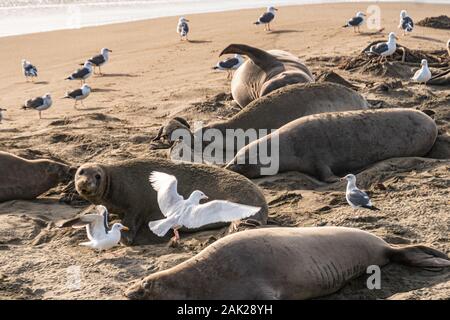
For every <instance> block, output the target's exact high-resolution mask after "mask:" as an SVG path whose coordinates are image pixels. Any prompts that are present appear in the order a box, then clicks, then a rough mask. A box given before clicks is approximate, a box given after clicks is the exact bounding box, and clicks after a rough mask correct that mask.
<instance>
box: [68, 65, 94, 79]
mask: <svg viewBox="0 0 450 320" xmlns="http://www.w3.org/2000/svg"><path fill="white" fill-rule="evenodd" d="M91 75H92V63H91V62H89V61H86V62H85V63H84V66H83V68H80V69H78V70H76V71H74V72H73V73H72V74H71V75H70V76H68V77H67V78H66V80H80V81H81V84H84V82H85V80H86V79H87V78H89V77H90V76H91Z"/></svg>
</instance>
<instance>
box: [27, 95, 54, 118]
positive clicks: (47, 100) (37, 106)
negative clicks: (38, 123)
mask: <svg viewBox="0 0 450 320" xmlns="http://www.w3.org/2000/svg"><path fill="white" fill-rule="evenodd" d="M52 103H53V101H52V97H51V96H50V93H47V94H46V95H45V96H42V97H37V98H34V99H29V100H27V101H26V102H25V104H24V105H23V107H22V109H34V110H37V111H39V119H42V117H41V112H42V111H44V110H47V109H48V108H50V107H51V106H52Z"/></svg>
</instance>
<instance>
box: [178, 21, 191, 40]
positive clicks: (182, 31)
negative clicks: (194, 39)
mask: <svg viewBox="0 0 450 320" xmlns="http://www.w3.org/2000/svg"><path fill="white" fill-rule="evenodd" d="M188 22H189V20H188V19H186V18H185V17H181V18H180V19H178V25H177V33H178V34H179V35H180V37H181V39H180V40H188V36H187V35H188V33H189V25H188V24H187V23H188ZM188 41H189V40H188Z"/></svg>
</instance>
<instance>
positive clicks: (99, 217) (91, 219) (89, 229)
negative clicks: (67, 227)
mask: <svg viewBox="0 0 450 320" xmlns="http://www.w3.org/2000/svg"><path fill="white" fill-rule="evenodd" d="M95 209H96V210H97V213H93V214H86V215H84V216H81V217H80V218H78V219H76V220H74V221H73V222H74V224H73V225H72V227H73V228H75V229H80V228H84V227H86V233H87V237H88V239H89V240H90V241H88V242H81V243H80V246H86V247H89V248H92V249H96V250H98V251H102V250H108V249H111V248H113V247H115V246H116V245H117V244H118V243H119V241H120V238H121V231H122V230H123V231H128V230H129V229H128V228H127V227H125V226H124V225H123V224H121V223H114V224H113V226H112V227H111V229H109V227H108V209H106V207H104V206H101V205H99V206H96V207H95Z"/></svg>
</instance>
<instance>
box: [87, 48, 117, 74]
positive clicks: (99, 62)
mask: <svg viewBox="0 0 450 320" xmlns="http://www.w3.org/2000/svg"><path fill="white" fill-rule="evenodd" d="M110 52H112V50H109V49H108V48H103V49H102V50H101V51H100V54H98V55H96V56H93V57H92V58H90V59H88V60H87V61H89V62H90V63H92V66H93V67H94V74H95V67H98V71H99V73H98V74H99V75H102V66H103V65H105V64H106V63H107V62H108V60H109V53H110Z"/></svg>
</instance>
